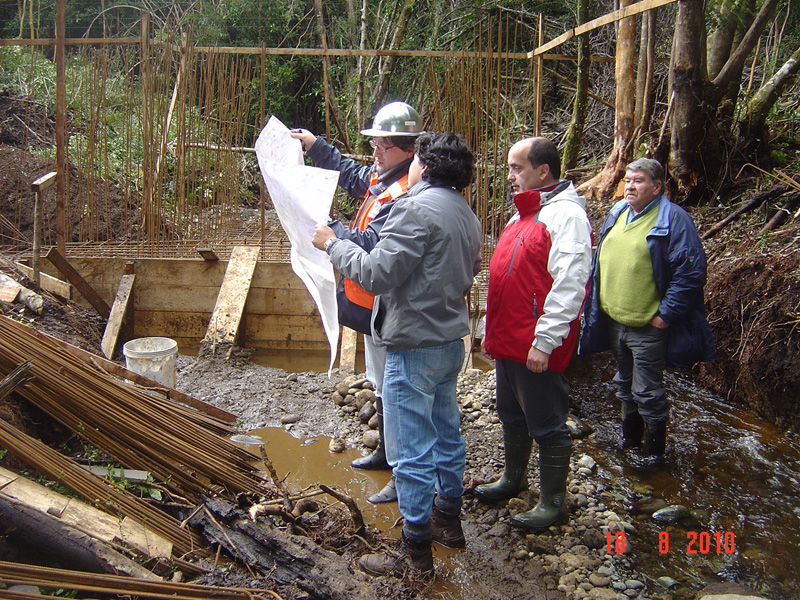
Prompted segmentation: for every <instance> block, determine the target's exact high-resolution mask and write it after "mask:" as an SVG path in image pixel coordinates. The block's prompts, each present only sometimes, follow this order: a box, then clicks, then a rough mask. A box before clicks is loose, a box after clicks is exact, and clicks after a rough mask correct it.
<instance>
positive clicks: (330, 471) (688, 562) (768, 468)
mask: <svg viewBox="0 0 800 600" xmlns="http://www.w3.org/2000/svg"><path fill="white" fill-rule="evenodd" d="M253 360H255V361H256V362H259V363H260V364H263V365H265V366H271V367H278V368H284V369H287V370H289V371H294V372H298V371H304V370H316V371H318V372H319V371H322V372H324V371H325V370H327V360H328V357H327V356H326V355H324V354H322V353H320V356H316V355H308V356H305V357H304V358H303V359H301V360H300V361H290V362H289V363H287V362H286V361H287V360H289V358H287V356H286V354H285V353H284V354H282V355H275V354H273V355H267V356H264V357H261V356H258V355H256V356H254V357H253ZM602 360H603V359H600V361H602ZM475 366H476V367H479V366H486V365H482V364H481V361H480V360H479V359H478V358H477V357H476V358H475ZM588 366H590V369H580V370H579V372H576V373H573V374H572V375H571V377H570V378H571V383H572V391H573V396H574V397H575V398H576V400H577V402H578V403H579V404H580V413H581V417H582V418H583V419H584V420H585V421H586V422H587V423H588V424H589V425H590V426H591V427H592V428H593V429H594V434H593V435H591V436H589V437H587V438H584V439H582V440H579V441H577V442H576V452H581V453H587V454H590V455H591V456H593V457H594V458H595V459H596V460H597V461H598V469H597V478H598V483H600V484H601V487H602V484H603V483H604V482H605V483H606V484H607V490H606V491H604V492H601V493H603V494H606V495H608V496H610V497H609V499H610V500H616V501H618V502H619V501H621V502H623V504H624V505H625V506H626V507H627V508H628V509H629V511H630V518H631V519H633V520H634V521H635V523H636V528H637V535H636V536H635V537H634V539H631V540H629V541H630V542H631V543H632V544H633V556H634V558H635V567H636V569H637V570H638V571H639V572H641V573H642V574H643V575H645V576H646V577H647V578H649V579H650V581H651V583H653V582H655V581H656V580H657V579H658V578H660V577H669V578H671V579H673V580H675V586H674V587H672V588H671V589H670V593H671V594H673V597H675V598H693V597H694V594H695V593H696V591H697V590H699V589H702V588H703V587H704V586H705V585H707V584H710V583H714V582H718V581H735V582H739V583H742V584H745V585H747V586H749V587H751V588H753V589H754V590H756V591H758V592H759V593H761V594H763V595H764V596H766V597H769V598H771V599H773V600H783V599H786V600H788V599H794V598H800V502H798V493H797V490H798V487H800V486H799V485H798V484H799V482H800V438H798V436H796V435H792V434H787V433H786V432H784V431H781V430H779V429H777V428H776V427H774V426H772V425H770V424H769V423H767V422H765V421H764V420H762V419H760V418H759V417H758V416H756V415H754V414H753V413H752V412H750V411H748V410H745V409H743V408H740V407H737V406H734V405H732V404H730V403H728V402H726V401H725V400H724V399H722V398H720V397H718V396H716V395H714V394H711V393H709V392H708V391H706V390H704V389H703V388H701V387H699V386H697V385H695V384H694V383H693V382H692V380H691V379H690V378H688V377H686V376H683V375H681V374H675V373H668V374H667V389H668V394H669V396H670V400H671V403H672V413H671V417H670V428H669V437H668V445H667V454H668V460H669V462H668V466H667V467H666V468H661V469H658V470H648V469H642V468H641V467H640V466H637V465H638V464H639V463H640V461H639V460H638V457H637V455H636V454H635V453H630V452H628V453H622V452H621V451H619V450H618V449H617V445H618V444H619V436H620V422H619V409H618V406H617V402H616V400H615V398H614V393H613V387H612V385H611V384H610V382H609V381H608V379H609V377H610V376H609V373H611V372H613V367H612V365H610V364H608V363H607V362H606V363H603V364H600V362H599V361H592V363H591V364H590V365H588ZM598 370H599V371H602V372H603V373H604V375H603V379H604V380H605V381H604V382H602V383H598V382H597V379H598V377H597V372H598ZM253 434H254V435H257V436H260V437H263V438H264V439H268V440H269V442H268V443H269V446H268V448H267V451H268V452H269V454H270V456H271V457H274V458H273V460H274V462H275V463H276V465H275V466H276V468H277V469H278V473H279V474H281V473H286V472H290V473H291V475H290V478H291V479H293V480H294V481H295V483H297V484H302V485H307V484H308V483H309V482H316V481H321V480H325V481H326V482H330V483H332V484H334V485H339V486H341V487H342V488H343V489H345V490H347V491H348V493H350V494H351V495H352V496H353V497H354V498H356V499H357V500H359V506H361V507H365V517H366V518H367V519H368V520H370V521H372V522H373V523H375V524H376V525H377V526H378V527H380V528H382V529H388V528H389V527H391V525H392V523H393V521H394V519H395V517H396V511H395V510H394V509H395V507H396V505H390V508H388V507H381V506H375V505H370V504H368V503H366V501H364V500H365V499H366V497H368V496H369V495H370V494H372V493H374V492H375V491H377V490H378V489H380V487H381V486H382V485H383V484H384V483H385V482H386V481H387V480H388V473H384V472H373V473H369V472H361V471H353V470H352V469H350V468H349V462H350V460H352V458H354V457H356V456H358V453H357V452H356V451H354V450H348V451H346V452H345V453H343V454H339V455H331V454H330V453H329V452H328V448H327V445H328V439H327V438H319V440H318V441H316V442H314V441H311V440H306V441H303V440H295V439H294V438H291V436H289V435H286V433H285V432H283V431H282V430H261V431H257V432H253ZM300 457H303V460H298V458H300ZM331 457H335V458H331ZM284 463H285V464H284ZM309 470H312V471H314V472H307V471H309ZM332 477H333V479H332ZM612 483H613V486H612V485H611V484H612ZM612 488H613V490H612ZM620 491H621V492H622V493H620ZM630 498H636V499H637V501H635V502H631V501H630ZM674 505H682V506H684V507H686V508H687V509H688V513H689V514H688V515H687V516H684V517H682V518H680V519H677V520H674V521H672V522H659V521H656V520H655V519H654V518H653V516H652V512H653V510H654V509H656V508H659V507H661V506H674ZM648 587H649V588H651V589H652V587H651V586H648ZM665 591H666V590H665Z"/></svg>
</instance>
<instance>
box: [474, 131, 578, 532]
mask: <svg viewBox="0 0 800 600" xmlns="http://www.w3.org/2000/svg"><path fill="white" fill-rule="evenodd" d="M560 176H561V160H560V158H559V155H558V149H557V148H556V146H555V144H553V142H551V141H550V140H548V139H546V138H541V137H536V138H528V139H524V140H522V141H520V142H517V143H516V144H514V145H513V146H512V147H511V150H509V152H508V180H509V181H510V182H511V191H512V193H513V195H514V204H515V205H516V207H517V211H518V213H517V214H516V215H515V216H514V217H513V218H512V219H511V221H510V222H509V223H508V225H506V227H505V229H504V230H503V232H502V233H501V234H500V238H499V239H498V241H497V246H496V247H495V251H494V254H493V255H492V260H491V262H490V264H489V291H488V295H487V300H486V333H485V335H484V338H483V353H484V354H485V355H486V356H487V357H489V358H494V359H495V361H496V374H497V388H496V393H497V413H498V416H499V417H500V421H501V422H502V424H503V439H504V442H505V458H506V462H505V468H504V472H503V475H502V476H501V477H500V478H499V479H498V480H497V481H495V482H493V483H489V484H484V485H480V486H478V487H477V488H475V495H476V496H477V497H478V498H479V499H480V500H482V501H484V502H497V501H499V500H504V499H507V498H511V497H513V496H516V495H517V494H518V493H519V492H521V491H523V490H525V489H527V487H528V481H527V470H528V460H529V459H530V454H531V446H532V442H533V440H534V439H535V440H536V443H537V445H538V446H539V480H540V493H539V501H538V503H537V504H536V506H535V507H534V508H533V509H532V510H529V511H527V512H524V513H520V514H518V515H516V516H515V517H514V518H513V520H512V523H513V524H515V525H518V526H522V527H526V528H528V529H543V528H546V527H549V526H550V525H553V524H555V523H558V522H563V521H565V520H566V519H567V518H568V516H569V511H568V510H567V505H566V502H565V499H566V480H567V474H568V473H569V457H570V450H571V445H572V441H571V438H570V435H569V430H568V429H567V425H566V422H567V410H568V408H569V385H568V384H567V380H566V378H565V377H564V374H563V371H564V369H566V367H567V365H568V364H569V360H570V357H571V355H572V350H573V348H574V347H575V343H576V341H577V336H578V315H579V313H580V310H581V306H582V304H583V301H584V299H585V297H586V284H587V281H588V279H589V270H590V266H591V259H592V243H591V227H590V225H589V219H588V217H587V216H586V209H585V206H586V201H585V200H584V199H583V197H581V196H579V195H578V194H577V192H576V191H575V187H574V186H573V185H572V182H570V181H567V180H561V179H560Z"/></svg>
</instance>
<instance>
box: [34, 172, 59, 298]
mask: <svg viewBox="0 0 800 600" xmlns="http://www.w3.org/2000/svg"><path fill="white" fill-rule="evenodd" d="M56 176H57V173H56V171H50V172H49V173H48V174H47V175H42V176H41V177H39V179H37V180H36V181H34V182H33V183H32V184H31V190H33V194H34V200H33V259H32V264H31V266H32V267H33V283H34V284H35V285H36V287H37V288H39V287H41V283H42V282H41V279H42V278H41V276H40V274H39V260H40V256H39V255H40V252H41V248H42V222H43V221H44V200H42V192H43V191H44V190H46V189H47V188H49V187H50V186H51V185H53V183H55V179H56Z"/></svg>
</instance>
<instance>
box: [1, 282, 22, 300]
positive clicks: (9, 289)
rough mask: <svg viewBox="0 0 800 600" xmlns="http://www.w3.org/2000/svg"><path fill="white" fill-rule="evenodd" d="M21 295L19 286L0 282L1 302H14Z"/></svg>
mask: <svg viewBox="0 0 800 600" xmlns="http://www.w3.org/2000/svg"><path fill="white" fill-rule="evenodd" d="M17 296H19V288H18V287H14V286H11V285H1V284H0V302H13V301H14V300H16V299H17Z"/></svg>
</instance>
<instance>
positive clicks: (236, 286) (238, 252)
mask: <svg viewBox="0 0 800 600" xmlns="http://www.w3.org/2000/svg"><path fill="white" fill-rule="evenodd" d="M260 251H261V248H259V247H258V246H236V247H235V248H234V249H233V252H231V259H230V260H229V261H228V268H227V269H225V278H224V279H223V280H222V287H220V290H219V294H218V295H217V302H216V304H215V305H214V310H213V312H212V313H211V321H210V322H209V324H208V330H207V331H206V335H205V337H204V338H203V342H202V344H201V353H202V352H204V351H209V350H210V351H211V353H212V354H213V353H214V352H215V349H216V346H217V345H218V344H223V345H225V346H226V351H227V356H228V357H230V354H231V352H232V351H233V344H234V342H235V341H236V334H237V333H238V331H239V324H240V323H241V320H242V314H243V313H244V305H245V302H246V301H247V294H248V292H249V291H250V282H251V281H252V279H253V272H254V271H255V268H256V263H257V262H258V255H259V252H260Z"/></svg>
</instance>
